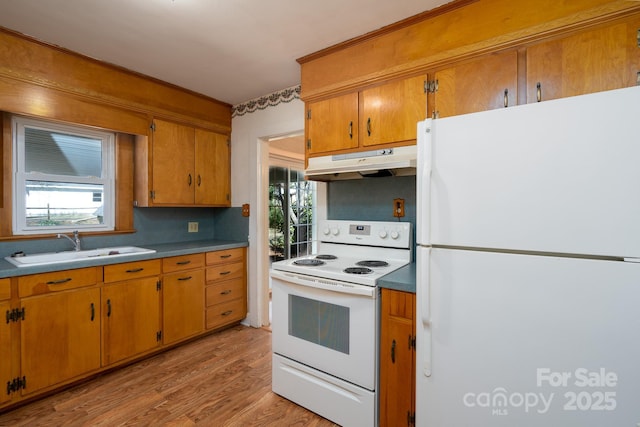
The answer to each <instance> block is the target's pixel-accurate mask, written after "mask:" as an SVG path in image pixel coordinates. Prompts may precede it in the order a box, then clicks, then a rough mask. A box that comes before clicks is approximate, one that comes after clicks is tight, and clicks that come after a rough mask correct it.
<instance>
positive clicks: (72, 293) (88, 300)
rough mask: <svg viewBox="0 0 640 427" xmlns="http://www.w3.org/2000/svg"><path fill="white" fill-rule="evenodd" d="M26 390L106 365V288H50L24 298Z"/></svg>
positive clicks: (22, 336) (22, 331) (22, 338)
mask: <svg viewBox="0 0 640 427" xmlns="http://www.w3.org/2000/svg"><path fill="white" fill-rule="evenodd" d="M20 309H21V310H24V318H23V319H22V320H21V321H20V343H21V353H20V354H21V358H20V364H21V365H20V366H21V377H22V378H26V381H25V384H24V385H23V387H21V390H22V394H23V395H27V394H31V393H35V392H37V391H40V390H42V389H45V388H47V387H49V386H53V385H55V384H58V383H62V382H64V381H67V380H70V379H72V378H74V377H77V376H80V375H83V374H86V373H88V372H91V371H94V370H97V369H99V368H100V289H99V288H97V287H92V288H83V289H74V290H69V291H61V292H59V293H58V292H56V293H49V294H45V295H39V296H34V297H29V298H24V299H22V301H21V304H20Z"/></svg>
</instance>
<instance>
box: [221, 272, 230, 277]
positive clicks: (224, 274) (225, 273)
mask: <svg viewBox="0 0 640 427" xmlns="http://www.w3.org/2000/svg"><path fill="white" fill-rule="evenodd" d="M227 274H231V272H230V271H221V272H220V275H221V276H226V275H227Z"/></svg>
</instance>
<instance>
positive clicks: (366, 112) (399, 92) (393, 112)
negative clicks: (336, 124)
mask: <svg viewBox="0 0 640 427" xmlns="http://www.w3.org/2000/svg"><path fill="white" fill-rule="evenodd" d="M425 80H426V76H424V75H420V76H417V77H412V78H409V79H404V80H399V81H396V82H391V83H387V84H384V85H382V86H378V87H375V88H372V89H367V90H364V91H362V92H361V93H360V145H362V146H371V145H378V144H388V143H392V142H403V141H415V139H416V123H418V122H419V121H420V120H424V119H425V118H426V114H427V95H426V92H425ZM414 143H415V142H414Z"/></svg>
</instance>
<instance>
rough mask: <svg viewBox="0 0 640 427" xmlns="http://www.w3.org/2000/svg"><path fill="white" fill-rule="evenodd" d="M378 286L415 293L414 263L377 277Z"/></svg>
mask: <svg viewBox="0 0 640 427" xmlns="http://www.w3.org/2000/svg"><path fill="white" fill-rule="evenodd" d="M377 284H378V286H379V287H381V288H386V289H393V290H396V291H404V292H411V293H414V294H415V293H416V264H415V263H411V264H409V265H406V266H404V267H402V268H399V269H398V270H396V271H394V272H393V273H389V274H387V275H386V276H383V277H381V278H380V279H378V282H377Z"/></svg>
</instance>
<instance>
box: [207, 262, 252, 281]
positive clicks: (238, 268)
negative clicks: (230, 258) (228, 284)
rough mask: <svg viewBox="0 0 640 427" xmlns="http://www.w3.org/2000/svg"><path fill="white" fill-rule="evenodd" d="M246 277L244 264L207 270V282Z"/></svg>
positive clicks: (225, 265)
mask: <svg viewBox="0 0 640 427" xmlns="http://www.w3.org/2000/svg"><path fill="white" fill-rule="evenodd" d="M243 276H244V263H243V262H236V263H233V264H223V265H217V266H213V267H208V268H207V282H211V281H213V280H227V279H235V278H237V277H243Z"/></svg>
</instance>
